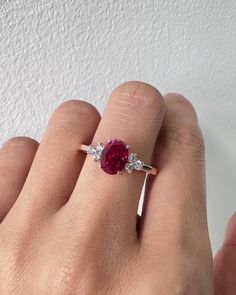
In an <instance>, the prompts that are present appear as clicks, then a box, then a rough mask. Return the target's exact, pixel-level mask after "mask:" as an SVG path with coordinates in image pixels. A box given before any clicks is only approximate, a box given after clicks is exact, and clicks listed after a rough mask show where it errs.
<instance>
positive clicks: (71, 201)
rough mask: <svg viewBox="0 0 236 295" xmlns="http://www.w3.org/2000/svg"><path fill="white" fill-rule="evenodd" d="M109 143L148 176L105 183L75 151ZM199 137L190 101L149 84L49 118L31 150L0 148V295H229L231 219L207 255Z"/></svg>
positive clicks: (235, 244) (233, 259)
mask: <svg viewBox="0 0 236 295" xmlns="http://www.w3.org/2000/svg"><path fill="white" fill-rule="evenodd" d="M110 138H111V139H114V138H118V139H121V140H123V141H124V142H126V143H128V144H129V145H130V146H131V151H135V152H138V153H139V156H140V158H141V159H143V160H144V161H145V162H147V163H152V164H153V165H155V166H156V167H158V171H159V172H158V175H157V176H155V177H153V176H149V177H148V178H147V184H146V190H145V201H144V207H143V213H142V216H141V217H138V218H137V207H138V202H139V198H140V193H141V190H142V186H143V183H144V178H145V175H144V173H141V172H135V173H133V174H131V175H129V174H127V173H123V174H122V175H115V176H112V175H107V174H105V173H104V172H103V171H102V170H100V169H99V168H98V163H95V162H94V161H93V160H92V159H91V157H89V156H88V157H86V154H85V153H83V152H78V146H79V145H80V144H81V143H84V144H90V143H91V142H93V143H98V142H106V141H107V140H108V139H110ZM204 158H205V153H204V140H203V136H202V133H201V130H200V128H199V125H198V120H197V115H196V112H195V110H194V108H193V106H192V104H191V103H190V102H189V101H188V100H187V99H186V98H184V97H183V96H182V95H179V94H174V93H173V94H168V95H166V96H164V97H163V96H162V95H161V94H160V93H159V92H158V90H156V89H155V88H154V87H152V86H151V85H148V84H145V83H141V82H127V83H125V84H122V85H121V86H119V87H118V88H116V89H115V90H114V91H113V92H112V94H111V97H110V99H109V101H108V103H107V106H106V109H105V112H104V114H103V116H102V118H100V115H99V113H98V111H97V110H96V109H95V108H94V107H93V106H92V105H90V104H88V103H86V102H83V101H68V102H66V103H63V104H62V105H61V106H59V107H58V108H57V109H56V110H55V112H54V113H53V115H52V117H51V119H50V121H49V124H48V127H47V129H46V131H45V133H44V136H43V139H42V141H41V143H40V144H39V143H37V142H36V141H34V140H33V139H30V138H23V137H19V138H13V139H11V140H9V141H8V142H7V143H5V144H4V145H3V147H2V148H1V150H0V205H1V206H0V220H1V224H0V294H3V295H12V294H17V295H21V294H22V295H27V294H29V295H46V294H50V295H53V294H57V295H74V294H75V295H76V294H81V295H90V294H98V295H99V294H102V295H108V294H109V295H111V294H113V295H116V294H119V295H122V294H124V295H131V294H132V295H134V294H135V295H136V294H137V295H139V294H140V295H144V294H148V295H152V294H153V295H154V294H163V295H165V294H166V295H169V294H173V295H174V294H181V295H185V294H191V295H195V294H196V295H201V294H207V295H210V294H215V295H235V294H236V279H235V278H236V215H234V216H233V217H232V218H231V220H230V222H229V225H228V227H227V230H226V236H225V242H224V244H223V245H222V247H221V249H220V250H219V252H218V254H217V255H216V257H215V259H214V261H213V258H212V253H211V247H210V241H209V235H208V228H207V216H206V184H205V160H204Z"/></svg>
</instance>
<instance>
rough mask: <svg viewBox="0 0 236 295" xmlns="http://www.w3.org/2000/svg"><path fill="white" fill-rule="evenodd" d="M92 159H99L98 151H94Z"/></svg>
mask: <svg viewBox="0 0 236 295" xmlns="http://www.w3.org/2000/svg"><path fill="white" fill-rule="evenodd" d="M93 159H94V161H100V159H101V154H100V153H98V152H95V153H94V154H93Z"/></svg>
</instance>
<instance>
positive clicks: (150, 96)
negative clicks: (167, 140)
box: [111, 81, 165, 114]
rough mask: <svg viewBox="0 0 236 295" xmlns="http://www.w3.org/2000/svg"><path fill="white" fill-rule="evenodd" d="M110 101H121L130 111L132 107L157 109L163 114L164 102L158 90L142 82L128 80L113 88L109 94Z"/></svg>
mask: <svg viewBox="0 0 236 295" xmlns="http://www.w3.org/2000/svg"><path fill="white" fill-rule="evenodd" d="M111 101H112V102H115V103H121V104H122V106H123V107H124V108H125V107H127V109H128V110H129V111H130V110H132V109H135V110H140V109H142V110H143V111H144V112H147V111H149V110H150V111H153V110H157V112H159V113H161V114H164V111H165V103H164V99H163V97H162V95H161V94H160V92H159V91H158V90H157V89H156V88H155V87H153V86H152V85H149V84H147V83H144V82H139V81H130V82H126V83H124V84H121V85H120V86H118V87H117V88H115V89H114V90H113V92H112V95H111Z"/></svg>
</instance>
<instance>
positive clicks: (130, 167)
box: [125, 163, 135, 173]
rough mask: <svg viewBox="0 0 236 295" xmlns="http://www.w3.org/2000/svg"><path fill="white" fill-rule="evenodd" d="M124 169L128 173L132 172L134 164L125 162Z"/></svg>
mask: <svg viewBox="0 0 236 295" xmlns="http://www.w3.org/2000/svg"><path fill="white" fill-rule="evenodd" d="M125 169H126V170H127V172H128V173H132V172H133V171H134V169H135V168H134V164H132V163H126V165H125Z"/></svg>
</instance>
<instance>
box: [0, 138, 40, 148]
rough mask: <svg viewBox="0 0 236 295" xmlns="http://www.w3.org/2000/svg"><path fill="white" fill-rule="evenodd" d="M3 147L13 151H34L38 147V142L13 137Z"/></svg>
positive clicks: (31, 139)
mask: <svg viewBox="0 0 236 295" xmlns="http://www.w3.org/2000/svg"><path fill="white" fill-rule="evenodd" d="M3 146H4V147H6V148H7V149H14V150H15V149H17V150H19V149H20V150H31V149H33V150H34V149H36V148H37V147H38V142H37V141H36V140H34V139H33V138H30V137H23V136H22V137H13V138H11V139H9V140H8V141H7V142H6V143H5V144H4V145H3Z"/></svg>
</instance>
